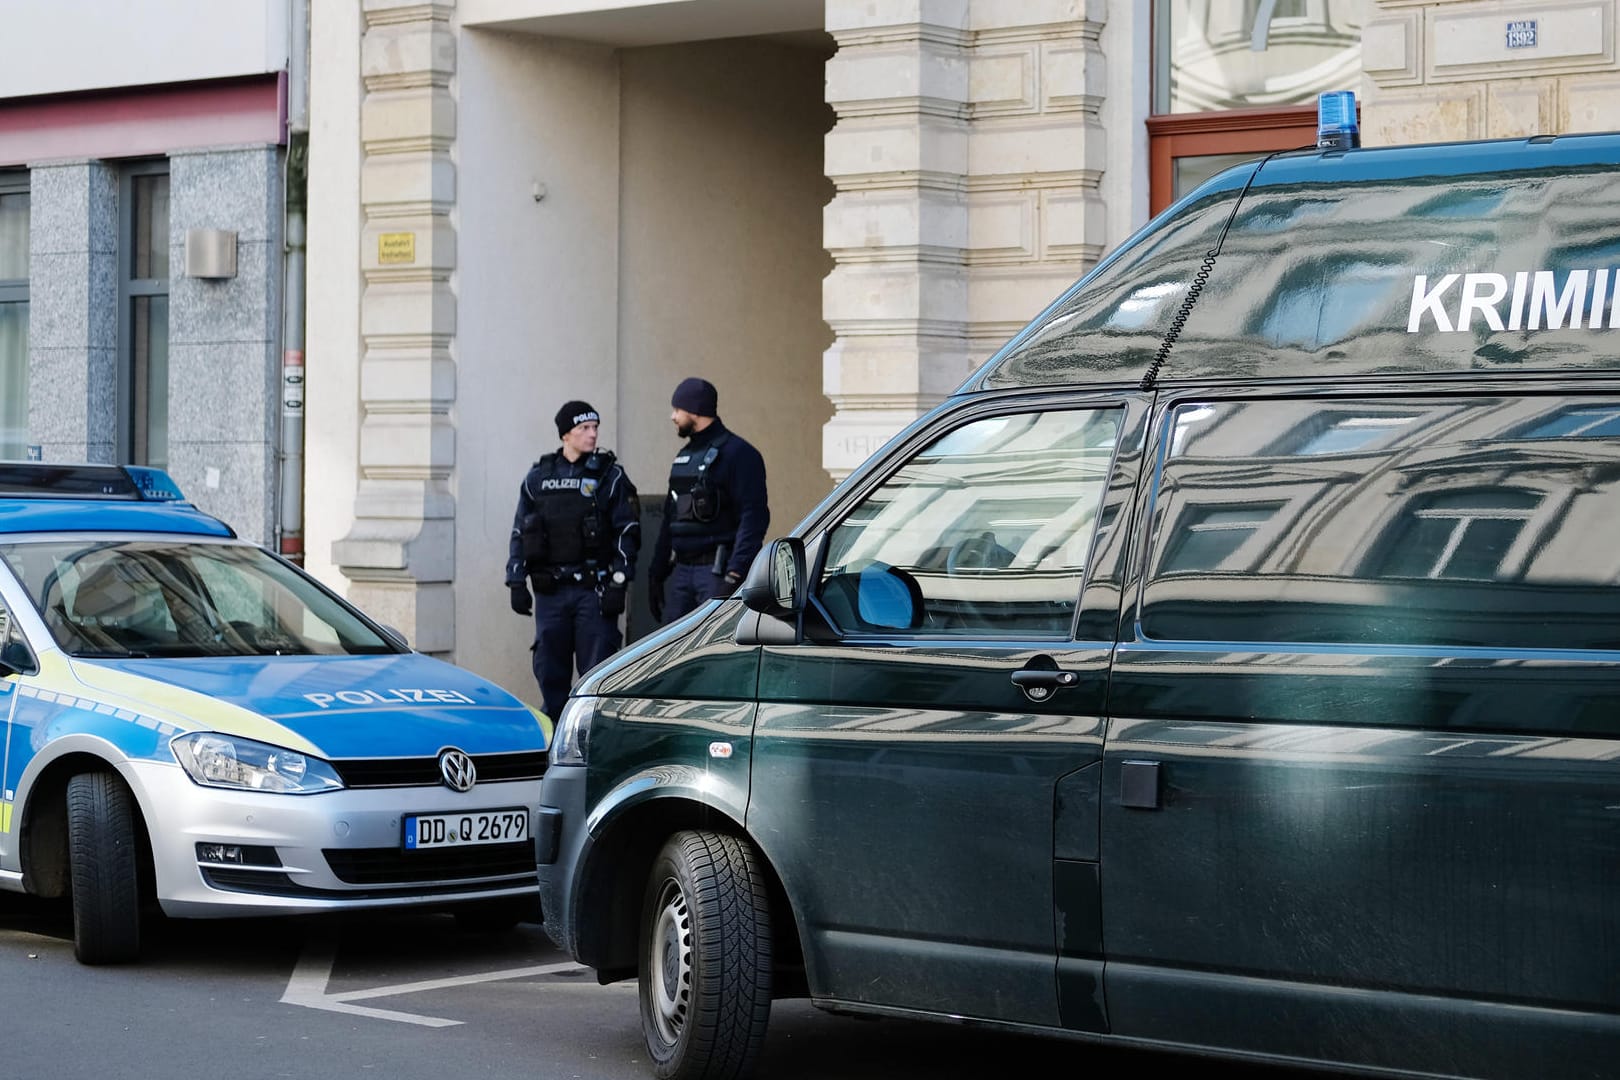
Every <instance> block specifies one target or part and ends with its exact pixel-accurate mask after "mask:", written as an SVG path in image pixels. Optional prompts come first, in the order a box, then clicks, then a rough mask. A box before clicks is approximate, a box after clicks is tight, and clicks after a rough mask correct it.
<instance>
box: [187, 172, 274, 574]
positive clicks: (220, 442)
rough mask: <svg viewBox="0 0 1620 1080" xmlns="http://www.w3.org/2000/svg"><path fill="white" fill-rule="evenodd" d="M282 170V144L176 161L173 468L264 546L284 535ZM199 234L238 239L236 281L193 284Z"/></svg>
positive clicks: (211, 508)
mask: <svg viewBox="0 0 1620 1080" xmlns="http://www.w3.org/2000/svg"><path fill="white" fill-rule="evenodd" d="M280 162H281V155H280V151H279V149H278V148H277V147H273V146H253V147H243V148H239V149H230V150H213V151H206V152H195V153H180V154H175V155H174V156H172V157H171V158H170V159H169V245H170V259H169V265H170V267H171V271H170V277H169V471H170V473H171V474H172V475H173V476H174V479H175V482H176V483H178V484H179V485H180V490H181V491H184V492H185V493H186V495H187V497H188V498H190V499H191V501H192V502H194V503H196V504H197V505H198V506H200V507H201V508H202V509H204V510H206V511H208V512H209V513H211V514H215V515H218V516H219V517H221V518H223V519H224V520H226V521H228V522H229V523H230V524H231V525H232V526H233V527H234V528H235V529H236V530H237V532H239V533H241V534H242V535H243V536H244V537H247V538H248V539H251V540H255V541H258V542H260V543H268V542H270V540H271V538H272V533H273V531H274V529H275V492H276V479H277V477H276V435H277V432H276V424H277V421H278V420H279V418H280V410H279V408H278V399H277V393H276V391H277V389H278V388H279V386H280V366H279V362H278V361H279V348H278V344H277V343H278V341H279V338H280V334H281V319H280V315H281V284H282V283H281V204H282V200H281V169H280ZM188 229H226V230H229V231H231V232H234V233H235V234H236V276H235V277H231V278H224V279H218V280H215V279H205V278H194V277H191V276H189V275H188V274H187V272H186V269H185V266H184V260H185V243H186V230H188Z"/></svg>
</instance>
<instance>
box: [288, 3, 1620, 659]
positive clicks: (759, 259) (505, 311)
mask: <svg viewBox="0 0 1620 1080" xmlns="http://www.w3.org/2000/svg"><path fill="white" fill-rule="evenodd" d="M1615 8H1616V4H1615V2H1614V0H1600V2H1594V3H1587V4H1572V3H1539V4H1538V3H1529V2H1500V0H1437V2H1436V0H1158V2H1155V3H1151V4H1149V3H1137V2H1129V3H1127V2H1124V0H877V2H873V0H679V2H676V0H639V2H624V0H612V2H608V0H416V2H412V0H359V2H358V3H352V4H331V5H317V6H316V7H315V9H314V10H313V12H312V19H313V21H312V51H313V60H312V91H311V93H312V134H311V162H312V173H311V175H312V186H311V220H312V224H313V231H312V236H311V241H310V266H311V270H310V278H311V288H310V296H311V301H310V312H309V318H310V337H311V340H312V342H314V343H315V344H314V345H313V346H312V359H311V367H310V369H309V370H310V381H309V401H308V412H309V418H310V434H309V442H308V454H309V460H310V463H311V467H310V469H309V470H308V479H307V496H308V505H309V514H308V517H309V533H308V541H309V544H308V547H309V556H308V558H309V566H310V567H311V568H312V569H313V570H315V571H316V572H317V573H319V574H320V575H321V576H322V577H323V578H325V579H326V580H328V581H329V582H331V583H334V584H337V585H339V586H341V587H343V588H345V589H346V591H347V593H348V595H349V596H350V597H351V598H353V599H355V600H357V601H359V602H360V603H361V604H362V605H363V606H364V607H366V608H367V609H368V610H371V611H373V612H374V613H375V614H377V615H378V617H380V618H383V619H384V620H385V621H387V622H390V623H392V624H394V625H396V626H399V627H400V628H402V629H404V630H405V631H406V633H407V634H408V635H409V636H410V637H411V639H412V641H413V642H414V643H415V644H416V645H417V646H418V647H419V648H422V649H424V650H427V651H430V652H436V653H443V654H446V655H450V656H453V657H455V658H456V659H457V660H458V661H459V662H461V663H464V664H466V665H468V666H471V667H473V668H475V669H477V670H479V671H481V672H482V673H484V674H487V675H491V676H493V677H495V678H497V679H500V680H501V681H503V682H505V683H506V684H507V685H509V686H513V687H517V688H520V689H521V688H523V687H525V686H526V685H527V684H528V682H529V679H528V675H527V668H528V665H527V658H526V657H525V656H524V651H525V645H526V644H527V641H528V635H529V628H528V626H527V624H526V623H524V622H523V621H522V620H520V619H519V618H517V617H516V616H512V615H509V614H507V612H506V611H505V607H504V590H503V589H502V586H501V580H502V563H503V560H504V558H505V554H506V542H507V534H508V530H509V528H510V523H511V514H512V509H513V504H514V502H515V498H516V491H517V486H518V483H519V481H520V480H521V478H522V476H523V474H524V471H525V470H526V469H527V467H528V466H529V464H530V463H531V462H532V461H533V460H534V459H535V458H536V457H538V456H539V455H540V454H542V453H545V452H547V451H549V450H551V449H554V448H555V446H556V441H557V440H556V437H555V429H554V428H553V426H552V421H551V417H552V414H553V412H554V411H555V410H556V408H557V406H558V405H560V404H561V403H562V402H563V401H565V400H568V399H571V398H583V399H585V400H587V401H590V402H591V403H593V404H595V405H596V406H597V407H598V408H599V409H600V410H601V411H602V412H603V413H604V416H605V422H604V425H603V443H604V445H608V446H611V447H613V448H614V449H615V450H616V451H617V452H618V453H619V456H620V459H621V461H623V462H624V463H625V464H626V466H627V468H628V470H629V472H630V475H631V477H632V478H633V479H634V480H635V482H636V483H637V485H638V486H639V487H640V489H641V491H642V493H643V496H644V498H645V500H646V501H647V502H648V503H650V504H656V502H657V500H658V499H659V497H660V496H661V495H662V493H663V492H664V490H665V477H666V474H667V470H668V464H669V459H670V457H671V456H672V454H673V453H674V451H675V449H676V448H677V446H678V440H677V439H676V438H675V435H674V432H673V431H672V430H671V428H670V425H669V423H668V421H667V414H668V409H669V406H668V400H669V393H670V390H671V389H672V388H673V386H674V385H675V383H676V382H677V381H678V380H679V379H681V378H682V377H684V376H686V375H702V376H704V377H706V378H709V379H710V380H711V381H713V382H715V383H716V384H717V386H718V387H719V388H720V412H721V414H722V416H723V418H724V419H725V420H726V422H727V423H728V424H729V425H730V426H731V427H733V428H734V429H736V430H738V431H739V432H741V433H743V434H744V435H745V436H747V437H748V438H749V439H750V440H751V441H754V442H755V443H756V444H757V445H759V446H760V448H761V450H762V451H763V452H764V454H765V458H766V461H767V465H768V468H769V471H770V483H771V503H772V529H771V531H772V533H773V534H777V533H784V532H787V531H788V530H790V529H791V528H792V526H793V524H794V523H795V522H796V521H797V520H798V519H799V517H800V516H802V514H803V513H804V512H806V511H807V510H808V509H810V508H811V507H812V506H813V505H814V503H815V502H816V501H818V500H819V499H820V498H821V497H822V496H823V495H825V494H826V492H827V491H828V490H829V489H830V487H831V485H832V484H833V483H834V482H835V481H836V480H837V479H838V478H840V477H842V476H843V475H845V474H847V473H848V472H849V471H850V470H851V469H853V468H854V467H855V466H856V465H857V464H859V463H860V462H861V461H862V460H864V459H865V458H866V457H867V456H869V455H870V454H871V453H873V452H874V451H875V450H877V448H878V447H879V446H880V445H882V444H883V442H884V441H885V440H887V439H888V438H889V437H890V436H892V435H893V434H895V433H896V432H897V431H898V430H899V429H900V428H902V427H903V426H904V425H905V424H906V423H907V422H908V421H910V420H911V419H912V418H914V417H916V416H917V415H919V414H920V413H921V412H923V411H924V410H926V409H927V408H928V407H930V406H931V405H932V404H934V403H935V402H937V401H939V400H940V399H941V398H943V397H944V396H945V395H947V394H948V393H949V392H950V391H951V390H952V389H953V388H954V387H955V386H956V385H957V384H958V383H959V382H960V381H961V380H962V379H963V378H965V377H966V376H967V375H968V373H969V372H971V371H972V370H973V369H974V368H975V367H976V366H977V365H978V364H979V363H980V362H981V361H982V360H983V359H984V358H985V357H987V356H988V355H989V354H990V353H991V352H992V351H993V350H994V349H995V348H996V347H997V346H998V345H1000V344H1001V343H1002V342H1003V341H1005V340H1006V338H1007V337H1008V336H1010V335H1011V334H1012V333H1013V332H1014V331H1016V330H1017V329H1018V328H1019V327H1020V326H1022V325H1023V324H1024V323H1025V322H1026V321H1027V320H1028V319H1029V318H1031V317H1032V316H1033V315H1035V314H1036V313H1037V312H1038V311H1039V310H1041V308H1043V307H1044V306H1045V305H1046V304H1047V303H1048V302H1049V301H1050V300H1051V299H1052V298H1054V297H1055V296H1056V295H1057V294H1058V293H1059V292H1060V291H1061V290H1062V289H1063V288H1065V287H1066V286H1067V285H1068V284H1069V283H1070V282H1072V281H1073V280H1074V279H1075V278H1077V277H1078V276H1080V275H1081V274H1082V273H1084V272H1085V270H1086V269H1088V268H1089V267H1090V266H1091V265H1092V264H1093V263H1094V262H1095V261H1096V260H1097V259H1098V258H1099V257H1100V256H1101V255H1102V254H1103V253H1104V252H1106V251H1107V250H1109V249H1110V248H1112V247H1113V246H1115V245H1116V244H1118V243H1119V242H1121V241H1122V240H1123V239H1124V238H1125V237H1127V236H1128V235H1129V234H1130V233H1131V232H1132V231H1134V230H1135V229H1136V228H1137V227H1139V226H1140V225H1141V224H1143V223H1144V222H1145V221H1146V220H1147V218H1148V217H1149V216H1150V214H1151V213H1154V212H1156V211H1158V210H1160V209H1162V208H1163V207H1165V206H1167V205H1169V203H1170V202H1172V201H1173V200H1174V199H1175V198H1176V197H1178V196H1179V195H1181V194H1184V193H1185V192H1186V191H1188V190H1190V189H1191V187H1192V186H1194V185H1196V184H1197V183H1198V182H1199V181H1201V180H1202V179H1204V178H1205V177H1207V176H1208V175H1210V174H1211V173H1212V172H1214V171H1216V170H1217V169H1219V168H1221V167H1224V166H1226V165H1228V164H1231V163H1234V162H1236V161H1241V160H1247V159H1252V158H1254V157H1257V156H1260V155H1263V154H1264V153H1266V152H1270V151H1272V150H1279V149H1291V148H1294V147H1299V146H1309V145H1313V144H1314V139H1315V123H1316V116H1315V101H1316V96H1317V94H1318V93H1319V92H1320V91H1323V90H1343V89H1348V90H1354V91H1356V93H1357V96H1358V99H1359V101H1360V106H1361V126H1362V130H1363V142H1364V144H1365V145H1376V144H1380V143H1394V142H1416V141H1431V140H1450V139H1464V138H1481V137H1493V136H1519V135H1529V134H1537V133H1543V134H1548V133H1559V132H1567V131H1581V130H1596V129H1604V128H1615V127H1620V92H1617V91H1620V86H1617V85H1616V80H1617V79H1620V58H1617V57H1616V23H1615V18H1616V13H1615ZM649 526H650V527H655V526H656V520H652V521H650V522H649Z"/></svg>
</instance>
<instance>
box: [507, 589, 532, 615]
mask: <svg viewBox="0 0 1620 1080" xmlns="http://www.w3.org/2000/svg"><path fill="white" fill-rule="evenodd" d="M511 588H512V610H513V611H515V612H517V613H518V614H519V615H533V614H534V601H533V600H531V599H529V587H528V586H527V585H513V586H512V587H511Z"/></svg>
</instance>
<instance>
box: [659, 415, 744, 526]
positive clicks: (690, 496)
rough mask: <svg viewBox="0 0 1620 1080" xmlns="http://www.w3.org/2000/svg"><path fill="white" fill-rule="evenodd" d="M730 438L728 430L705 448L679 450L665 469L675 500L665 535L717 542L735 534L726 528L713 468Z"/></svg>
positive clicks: (724, 507)
mask: <svg viewBox="0 0 1620 1080" xmlns="http://www.w3.org/2000/svg"><path fill="white" fill-rule="evenodd" d="M730 438H731V433H730V432H729V431H728V432H726V433H725V434H723V435H721V436H720V437H719V438H717V439H715V440H714V441H713V442H712V443H710V444H709V445H708V446H705V447H703V448H701V449H698V450H683V451H682V452H681V453H680V454H678V455H676V457H675V461H674V462H673V463H672V464H671V465H670V467H669V493H670V495H671V497H673V498H674V500H675V509H674V511H673V512H672V513H671V514H670V520H669V533H670V536H672V537H680V538H683V539H685V538H691V537H697V538H713V539H714V540H715V541H716V542H717V543H718V542H719V541H722V540H726V539H729V538H730V537H731V536H732V534H733V533H734V532H735V531H736V530H735V529H734V528H727V522H726V517H727V514H726V511H727V510H728V509H729V508H728V507H726V506H725V505H723V499H722V498H721V493H720V490H719V489H718V488H716V487H715V486H714V475H713V466H714V461H715V458H717V457H719V456H720V448H721V447H723V446H725V445H726V442H727V441H728V440H729V439H730Z"/></svg>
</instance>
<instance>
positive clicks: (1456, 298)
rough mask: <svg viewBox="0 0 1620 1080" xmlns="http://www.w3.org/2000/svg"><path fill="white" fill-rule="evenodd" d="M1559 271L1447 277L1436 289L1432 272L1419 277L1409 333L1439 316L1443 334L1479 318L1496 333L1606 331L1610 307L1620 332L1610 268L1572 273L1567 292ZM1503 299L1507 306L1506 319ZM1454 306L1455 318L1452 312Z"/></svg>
mask: <svg viewBox="0 0 1620 1080" xmlns="http://www.w3.org/2000/svg"><path fill="white" fill-rule="evenodd" d="M1555 273H1556V272H1555V271H1552V270H1520V271H1518V272H1517V273H1515V274H1513V275H1511V277H1510V276H1509V275H1507V274H1491V273H1473V274H1446V275H1445V276H1443V277H1441V278H1440V279H1438V280H1437V281H1435V282H1434V284H1432V285H1431V284H1430V283H1429V276H1428V275H1427V274H1417V275H1414V276H1413V278H1412V305H1411V307H1410V308H1409V309H1408V311H1407V317H1406V332H1407V333H1409V334H1416V333H1418V332H1419V331H1420V330H1422V329H1423V317H1424V315H1432V316H1434V328H1435V329H1436V330H1438V331H1440V332H1441V333H1443V334H1449V333H1459V332H1461V331H1464V330H1468V329H1469V328H1470V326H1471V324H1472V323H1473V319H1474V316H1475V315H1478V316H1479V317H1480V318H1481V319H1483V320H1484V321H1485V325H1486V326H1488V327H1490V328H1491V329H1492V330H1542V329H1546V330H1562V329H1565V328H1567V329H1570V330H1580V329H1583V328H1584V329H1588V330H1598V329H1602V328H1603V327H1604V312H1605V310H1606V309H1607V310H1608V329H1610V330H1613V329H1617V328H1620V305H1613V306H1612V308H1611V305H1610V295H1609V271H1608V270H1606V269H1604V270H1570V271H1568V274H1567V276H1566V277H1565V278H1564V285H1563V288H1561V289H1560V288H1559V287H1558V283H1557V280H1556V278H1555ZM1459 281H1461V282H1462V287H1461V288H1460V289H1457V290H1456V291H1455V292H1453V290H1452V286H1454V285H1456V284H1457V283H1458V282H1459ZM1616 281H1617V284H1620V277H1617V279H1616ZM1510 283H1511V295H1510V290H1509V285H1510ZM1503 301H1506V302H1507V311H1506V318H1505V319H1504V318H1503V314H1504V313H1503V311H1502V310H1501V305H1502V303H1503ZM1453 302H1454V303H1455V311H1456V317H1455V318H1452V317H1451V315H1450V314H1449V313H1448V312H1447V310H1446V307H1447V305H1448V304H1452V303H1453ZM1583 316H1584V319H1585V323H1584V327H1583V324H1582V319H1583Z"/></svg>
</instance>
